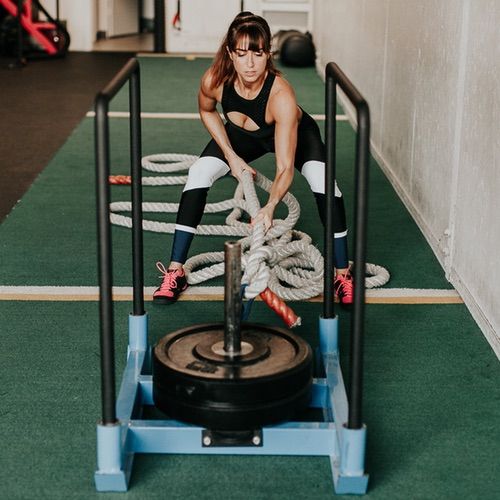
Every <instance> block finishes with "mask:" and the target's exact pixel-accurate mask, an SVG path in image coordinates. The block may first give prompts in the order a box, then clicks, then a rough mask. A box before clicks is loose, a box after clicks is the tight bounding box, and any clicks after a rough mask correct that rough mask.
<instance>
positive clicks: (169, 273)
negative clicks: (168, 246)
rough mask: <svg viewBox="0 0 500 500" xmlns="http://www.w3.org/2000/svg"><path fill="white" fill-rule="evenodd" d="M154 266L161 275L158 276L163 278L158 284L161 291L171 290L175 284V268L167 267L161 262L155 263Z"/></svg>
mask: <svg viewBox="0 0 500 500" xmlns="http://www.w3.org/2000/svg"><path fill="white" fill-rule="evenodd" d="M156 268H157V269H158V271H160V273H161V275H160V276H159V278H163V281H162V283H161V285H160V290H161V291H162V292H164V291H167V290H171V289H172V288H175V287H176V286H177V270H176V269H167V268H166V267H165V266H164V265H163V264H162V263H161V262H157V263H156Z"/></svg>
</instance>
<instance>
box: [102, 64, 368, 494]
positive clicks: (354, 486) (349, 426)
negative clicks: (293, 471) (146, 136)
mask: <svg viewBox="0 0 500 500" xmlns="http://www.w3.org/2000/svg"><path fill="white" fill-rule="evenodd" d="M139 80H140V78H139V63H138V61H137V60H136V59H135V58H134V59H131V60H130V61H129V62H128V63H127V64H126V65H125V66H124V67H123V68H122V70H121V71H120V72H119V73H118V74H117V75H116V76H115V78H114V79H113V80H112V81H111V82H110V84H109V85H108V86H107V87H106V88H105V89H104V90H103V91H102V92H100V93H99V94H98V95H97V97H96V107H95V109H96V118H95V124H96V127H95V139H96V177H97V207H98V215H97V217H98V236H99V248H98V250H99V279H100V322H101V332H100V333H101V337H100V338H101V374H102V379H101V381H102V421H101V422H100V423H99V424H98V425H97V470H96V472H95V476H94V477H95V485H96V489H97V491H122V492H123V491H127V489H128V485H129V480H130V475H131V471H132V467H133V460H134V455H135V453H166V454H217V455H220V454H230V455H297V456H299V455H302V456H304V455H309V456H328V457H330V464H331V468H332V475H333V482H334V488H335V492H336V493H337V494H349V493H350V494H364V493H366V490H367V486H368V475H367V474H366V473H365V471H364V462H365V448H366V426H365V425H364V424H363V423H362V421H361V382H362V334H363V315H364V313H363V307H364V286H363V284H364V267H365V254H364V252H365V249H364V248H365V233H366V230H365V220H366V201H367V193H366V191H367V189H366V184H367V165H368V144H369V142H368V140H369V114H368V106H367V105H366V102H365V101H364V99H363V98H362V97H361V96H360V95H359V93H358V92H357V91H356V89H355V88H354V87H353V86H352V84H351V83H350V82H349V80H348V79H347V77H346V76H345V75H344V74H343V73H342V72H341V70H340V69H339V68H338V66H337V65H335V64H334V63H330V64H328V65H327V67H326V80H327V94H326V95H327V97H326V108H327V117H326V131H327V175H326V188H327V189H326V193H327V205H328V204H329V205H330V206H331V207H333V191H334V190H333V186H334V179H335V111H336V95H335V94H336V86H337V85H339V86H340V87H341V88H342V89H343V90H344V93H345V94H346V95H347V96H348V97H349V98H350V100H351V102H352V103H353V104H354V105H355V106H356V109H357V110H358V140H357V154H356V172H355V173H356V184H357V187H356V189H357V193H356V194H357V196H356V209H355V225H354V230H355V257H354V258H355V264H354V271H353V272H354V279H355V280H356V276H358V278H359V277H360V276H362V279H361V280H357V281H356V282H357V283H361V286H357V287H355V297H354V307H353V311H352V315H353V320H352V321H351V325H352V326H351V329H352V331H351V350H350V363H349V365H350V366H349V368H350V379H351V384H350V388H349V401H350V404H349V402H348V395H347V392H346V388H345V385H344V380H343V376H342V371H341V368H340V363H339V351H338V318H337V316H336V315H335V313H334V310H333V308H334V300H333V298H334V295H333V290H332V282H333V280H332V279H326V277H325V301H324V313H323V317H321V318H319V327H318V328H319V349H318V355H319V361H320V363H322V364H323V367H324V373H325V376H324V378H316V379H314V382H313V390H312V398H311V403H310V406H311V407H312V408H319V409H322V413H323V421H321V422H286V423H283V424H280V425H274V426H269V427H264V428H263V429H262V439H261V441H260V442H259V443H258V445H257V446H241V447H238V446H236V447H218V446H207V444H206V442H205V443H204V441H203V432H204V430H205V429H203V428H201V427H196V426H193V425H188V424H184V423H182V422H179V421H176V420H153V419H143V409H144V407H145V406H151V405H153V404H154V403H153V390H152V376H151V348H150V346H149V343H148V316H147V313H146V312H145V311H144V297H143V268H142V259H143V254H142V194H141V169H140V158H141V145H140V144H141V130H140V97H139V96H140V84H139ZM127 81H129V82H130V115H131V118H130V131H131V171H132V204H133V208H132V217H133V220H134V222H133V231H132V245H133V249H132V251H133V279H134V311H133V314H130V316H129V332H128V337H129V343H128V353H127V364H126V368H125V371H124V374H123V378H122V382H121V387H120V391H119V394H118V398H117V399H116V397H115V390H114V387H115V373H114V371H115V367H114V347H113V346H114V332H113V324H114V321H113V303H112V276H111V229H110V223H109V208H108V207H109V201H110V192H109V183H108V177H109V171H110V169H109V124H108V105H109V102H110V101H111V99H112V98H113V97H114V96H115V95H116V93H117V92H118V91H119V90H120V89H121V87H122V86H123V85H124V84H125V83H126V82H127ZM329 199H330V201H329ZM327 213H329V214H330V217H329V219H328V218H327V221H326V228H325V233H326V234H333V217H332V216H331V213H332V210H327ZM327 240H331V239H330V238H325V261H326V262H325V276H332V275H333V274H332V273H333V268H332V267H328V266H327V263H328V262H333V245H332V242H331V241H328V242H327Z"/></svg>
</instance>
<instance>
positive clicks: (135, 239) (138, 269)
mask: <svg viewBox="0 0 500 500" xmlns="http://www.w3.org/2000/svg"><path fill="white" fill-rule="evenodd" d="M129 100H130V170H131V177H132V266H133V267H132V273H133V290H134V292H133V294H134V315H135V316H142V315H143V314H144V258H143V239H142V172H141V158H142V151H141V89H140V70H139V67H137V69H136V71H134V72H133V73H132V74H131V75H130V88H129Z"/></svg>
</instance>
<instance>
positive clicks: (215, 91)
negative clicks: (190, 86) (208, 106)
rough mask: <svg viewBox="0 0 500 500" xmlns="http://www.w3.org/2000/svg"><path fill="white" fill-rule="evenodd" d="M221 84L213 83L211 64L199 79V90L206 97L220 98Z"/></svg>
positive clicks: (213, 76) (213, 75)
mask: <svg viewBox="0 0 500 500" xmlns="http://www.w3.org/2000/svg"><path fill="white" fill-rule="evenodd" d="M222 87H223V85H222V84H221V85H215V74H214V71H213V68H212V66H210V68H208V69H207V70H206V71H205V73H204V74H203V76H202V77H201V81H200V89H201V91H202V92H203V93H204V94H205V95H206V96H208V97H213V98H217V100H220V99H219V98H220V95H221V94H222Z"/></svg>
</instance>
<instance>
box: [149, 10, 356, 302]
mask: <svg viewBox="0 0 500 500" xmlns="http://www.w3.org/2000/svg"><path fill="white" fill-rule="evenodd" d="M217 103H220V104H221V107H222V111H223V113H224V116H225V119H226V122H225V123H224V122H223V121H222V119H221V117H220V115H219V113H218V111H217ZM198 106H199V112H200V116H201V120H202V122H203V124H204V125H205V127H206V129H207V130H208V132H209V133H210V135H211V136H212V140H211V141H210V142H209V143H208V145H207V147H206V148H205V149H204V151H203V152H202V153H201V155H200V158H199V159H198V160H197V161H196V162H195V163H194V164H193V165H192V166H191V168H190V169H189V176H188V180H187V183H186V185H185V187H184V191H183V193H182V197H181V201H180V205H179V211H178V215H177V223H176V229H175V233H174V242H173V248H172V254H171V260H170V264H169V266H168V268H167V269H165V267H164V266H163V265H162V264H161V263H158V264H157V265H158V268H159V269H160V271H161V272H162V273H163V279H162V283H161V285H160V286H159V288H158V289H157V290H156V291H155V292H154V294H153V300H154V302H156V303H160V304H169V303H172V302H175V301H176V300H177V298H178V297H179V295H180V293H181V292H183V291H184V290H185V289H186V288H187V281H186V276H185V273H184V270H183V264H184V262H185V261H186V259H187V253H188V250H189V246H190V244H191V241H192V239H193V236H194V234H195V232H196V227H197V226H198V224H199V223H200V221H201V218H202V216H203V211H204V208H205V204H206V199H207V193H208V189H209V188H210V187H211V186H212V184H213V183H214V182H215V181H216V180H217V179H220V178H221V177H223V176H225V175H227V174H229V173H231V175H233V176H234V177H236V179H238V180H240V179H241V175H242V173H243V172H244V171H245V170H247V171H249V172H251V173H252V174H254V173H255V170H254V169H253V168H252V167H251V166H250V165H249V163H250V162H252V161H253V160H255V159H257V158H259V157H260V156H262V155H264V154H265V153H268V152H274V153H275V154H276V175H275V178H274V181H273V183H272V187H271V191H270V193H269V199H268V201H267V203H266V205H264V206H263V207H262V208H261V209H260V211H259V212H258V214H257V215H256V217H255V218H254V219H253V220H252V224H255V223H257V222H262V223H263V224H264V227H265V230H266V231H267V230H268V229H269V228H270V227H271V226H272V224H273V214H274V210H275V208H276V205H277V204H278V203H279V202H280V200H281V199H282V198H283V196H284V195H285V194H286V193H287V191H288V189H289V188H290V186H291V184H292V180H293V175H294V169H295V168H296V169H297V170H299V172H301V173H302V175H303V176H304V177H305V178H306V180H307V182H308V183H309V185H310V187H311V189H312V191H313V193H314V195H315V197H316V201H317V205H318V210H319V215H320V218H321V220H322V222H323V224H324V223H325V194H324V193H325V147H324V144H323V142H322V140H321V135H320V131H319V128H318V126H317V124H316V122H315V121H314V120H313V119H312V118H311V117H310V116H309V115H308V114H307V113H306V112H305V111H304V110H302V109H301V108H300V107H299V106H298V105H297V102H296V100H295V94H294V91H293V89H292V87H291V86H290V84H289V83H288V82H287V81H286V80H285V79H284V78H283V77H282V76H281V74H280V72H279V71H278V70H277V69H276V68H275V67H274V64H273V59H272V55H271V32H270V29H269V26H268V24H267V22H266V21H265V20H264V19H263V18H262V17H260V16H256V15H253V14H252V13H250V12H242V13H240V14H238V15H237V16H236V18H235V19H234V21H233V22H232V23H231V25H230V26H229V29H228V32H227V34H226V37H225V38H224V40H223V42H222V44H221V46H220V48H219V50H218V52H217V54H216V56H215V58H214V61H213V63H212V65H211V66H210V68H209V69H208V70H207V71H206V73H205V74H204V75H203V77H202V79H201V85H200V90H199V94H198ZM335 203H336V206H335V217H336V220H335V235H334V236H335V247H334V250H335V251H334V253H335V262H334V265H335V268H336V271H335V281H334V288H335V292H336V294H337V296H338V298H339V300H340V302H341V303H342V304H344V305H349V304H351V303H352V295H353V294H352V277H351V274H350V272H349V261H348V258H347V229H346V222H345V211H344V203H343V199H342V193H341V192H340V190H339V189H338V187H337V185H336V186H335Z"/></svg>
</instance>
